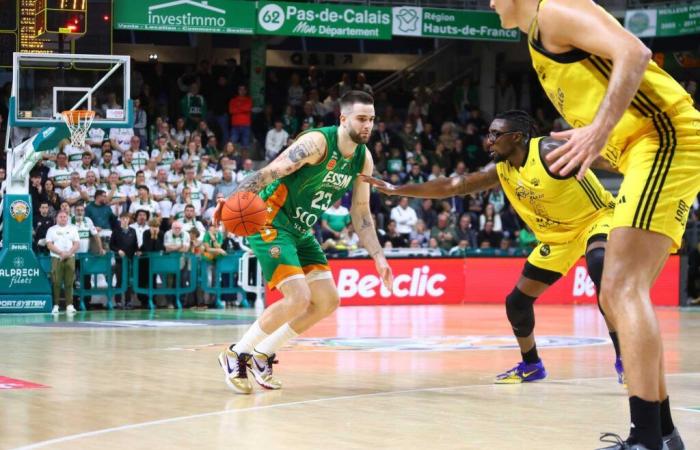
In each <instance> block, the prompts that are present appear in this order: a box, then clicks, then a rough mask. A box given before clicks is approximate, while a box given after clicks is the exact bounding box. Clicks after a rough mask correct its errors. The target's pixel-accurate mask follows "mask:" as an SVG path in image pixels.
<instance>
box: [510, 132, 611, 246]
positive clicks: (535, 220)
mask: <svg viewBox="0 0 700 450" xmlns="http://www.w3.org/2000/svg"><path fill="white" fill-rule="evenodd" d="M541 141H542V138H532V139H530V145H529V148H528V155H527V158H526V159H525V162H524V164H523V166H522V167H520V168H516V167H513V166H512V165H511V164H510V162H508V161H504V162H499V163H498V164H496V171H497V172H498V178H499V179H500V180H501V186H503V192H505V194H506V196H507V197H508V200H510V203H511V204H512V205H513V208H515V211H516V212H517V213H518V215H519V216H520V218H521V219H522V220H524V221H525V223H527V224H528V225H529V226H530V228H531V229H532V231H533V232H534V233H535V236H536V237H537V239H538V240H540V241H542V242H547V243H550V244H559V243H566V242H570V241H572V240H574V239H575V238H576V237H577V236H578V235H579V234H580V233H582V232H584V231H585V230H586V228H587V227H588V226H589V225H590V224H591V223H592V222H593V221H595V220H596V219H597V218H598V217H599V215H600V214H607V213H609V212H610V210H612V209H613V208H614V207H615V201H614V199H613V196H612V194H610V192H608V191H606V190H605V189H604V188H603V186H602V185H601V184H600V181H598V178H596V176H595V175H594V174H593V172H591V171H590V170H589V171H588V172H587V173H586V176H585V178H584V179H583V180H581V181H578V180H577V179H576V178H575V177H571V178H560V177H558V176H554V175H552V174H551V173H549V171H548V169H547V166H545V165H544V162H543V161H542V158H541V154H540V142H541Z"/></svg>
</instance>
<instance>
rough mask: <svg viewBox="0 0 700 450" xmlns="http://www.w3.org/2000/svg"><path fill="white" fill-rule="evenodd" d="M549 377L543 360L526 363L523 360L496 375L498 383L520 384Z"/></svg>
mask: <svg viewBox="0 0 700 450" xmlns="http://www.w3.org/2000/svg"><path fill="white" fill-rule="evenodd" d="M546 377H547V371H546V370H545V369H544V364H542V361H539V362H536V363H534V364H526V363H525V361H521V362H519V363H518V365H517V366H515V367H513V368H512V369H510V370H508V371H506V372H503V373H502V374H500V375H497V376H496V381H495V383H496V384H520V383H527V382H530V381H537V380H541V379H543V378H546Z"/></svg>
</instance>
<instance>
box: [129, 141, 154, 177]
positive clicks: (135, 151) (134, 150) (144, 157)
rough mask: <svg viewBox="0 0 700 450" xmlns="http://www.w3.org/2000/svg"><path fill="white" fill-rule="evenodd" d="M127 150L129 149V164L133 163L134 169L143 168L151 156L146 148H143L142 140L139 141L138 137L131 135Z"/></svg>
mask: <svg viewBox="0 0 700 450" xmlns="http://www.w3.org/2000/svg"><path fill="white" fill-rule="evenodd" d="M129 150H130V151H131V164H132V165H133V167H134V170H136V171H138V170H144V169H145V168H146V164H147V163H148V160H149V159H150V158H151V156H150V155H149V154H148V152H147V151H146V150H144V147H143V142H141V138H140V137H138V136H132V137H131V144H130V147H129Z"/></svg>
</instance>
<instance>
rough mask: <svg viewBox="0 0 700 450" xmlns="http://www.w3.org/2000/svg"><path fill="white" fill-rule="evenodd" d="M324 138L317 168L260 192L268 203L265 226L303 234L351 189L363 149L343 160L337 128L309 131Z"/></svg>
mask: <svg viewBox="0 0 700 450" xmlns="http://www.w3.org/2000/svg"><path fill="white" fill-rule="evenodd" d="M311 131H317V132H320V133H322V134H323V136H324V137H325V138H326V145H327V151H326V156H325V158H324V159H323V161H321V162H320V163H318V164H315V165H308V164H307V165H305V166H303V167H302V168H301V169H299V170H297V171H296V172H294V173H292V174H291V175H287V176H286V177H283V178H280V179H279V180H276V181H275V182H274V183H272V184H269V185H268V186H266V187H265V189H263V190H262V191H261V192H260V197H262V199H263V200H265V201H266V202H267V206H268V211H269V213H268V219H267V224H268V225H269V226H271V227H273V228H285V229H287V230H292V231H296V232H297V233H302V234H303V233H306V232H308V231H309V229H311V227H313V226H314V224H315V223H316V222H317V221H318V219H319V218H320V217H321V214H323V213H324V212H325V211H326V210H327V209H328V208H330V207H331V205H332V204H333V203H335V202H336V201H337V200H339V199H340V198H341V197H342V196H343V194H344V193H345V192H346V191H347V190H348V189H350V188H351V187H352V184H353V181H355V177H356V176H357V174H358V173H361V172H362V168H363V167H364V165H365V152H366V147H365V145H364V144H360V145H358V146H357V147H356V148H355V153H353V155H352V156H351V157H350V158H343V155H342V154H341V153H340V150H339V149H338V142H337V140H338V127H337V126H332V127H324V128H315V129H312V130H308V131H307V133H308V132H311Z"/></svg>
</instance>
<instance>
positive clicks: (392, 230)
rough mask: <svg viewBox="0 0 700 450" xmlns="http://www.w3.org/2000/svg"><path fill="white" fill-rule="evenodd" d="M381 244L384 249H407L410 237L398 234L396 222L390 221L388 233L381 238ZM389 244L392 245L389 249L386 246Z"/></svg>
mask: <svg viewBox="0 0 700 450" xmlns="http://www.w3.org/2000/svg"><path fill="white" fill-rule="evenodd" d="M379 243H380V244H382V247H384V248H407V247H408V237H407V236H406V235H403V234H399V233H398V231H397V230H396V221H395V220H389V223H387V225H386V233H384V235H382V236H379ZM387 243H389V244H390V246H389V247H387V246H386V244H387Z"/></svg>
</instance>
